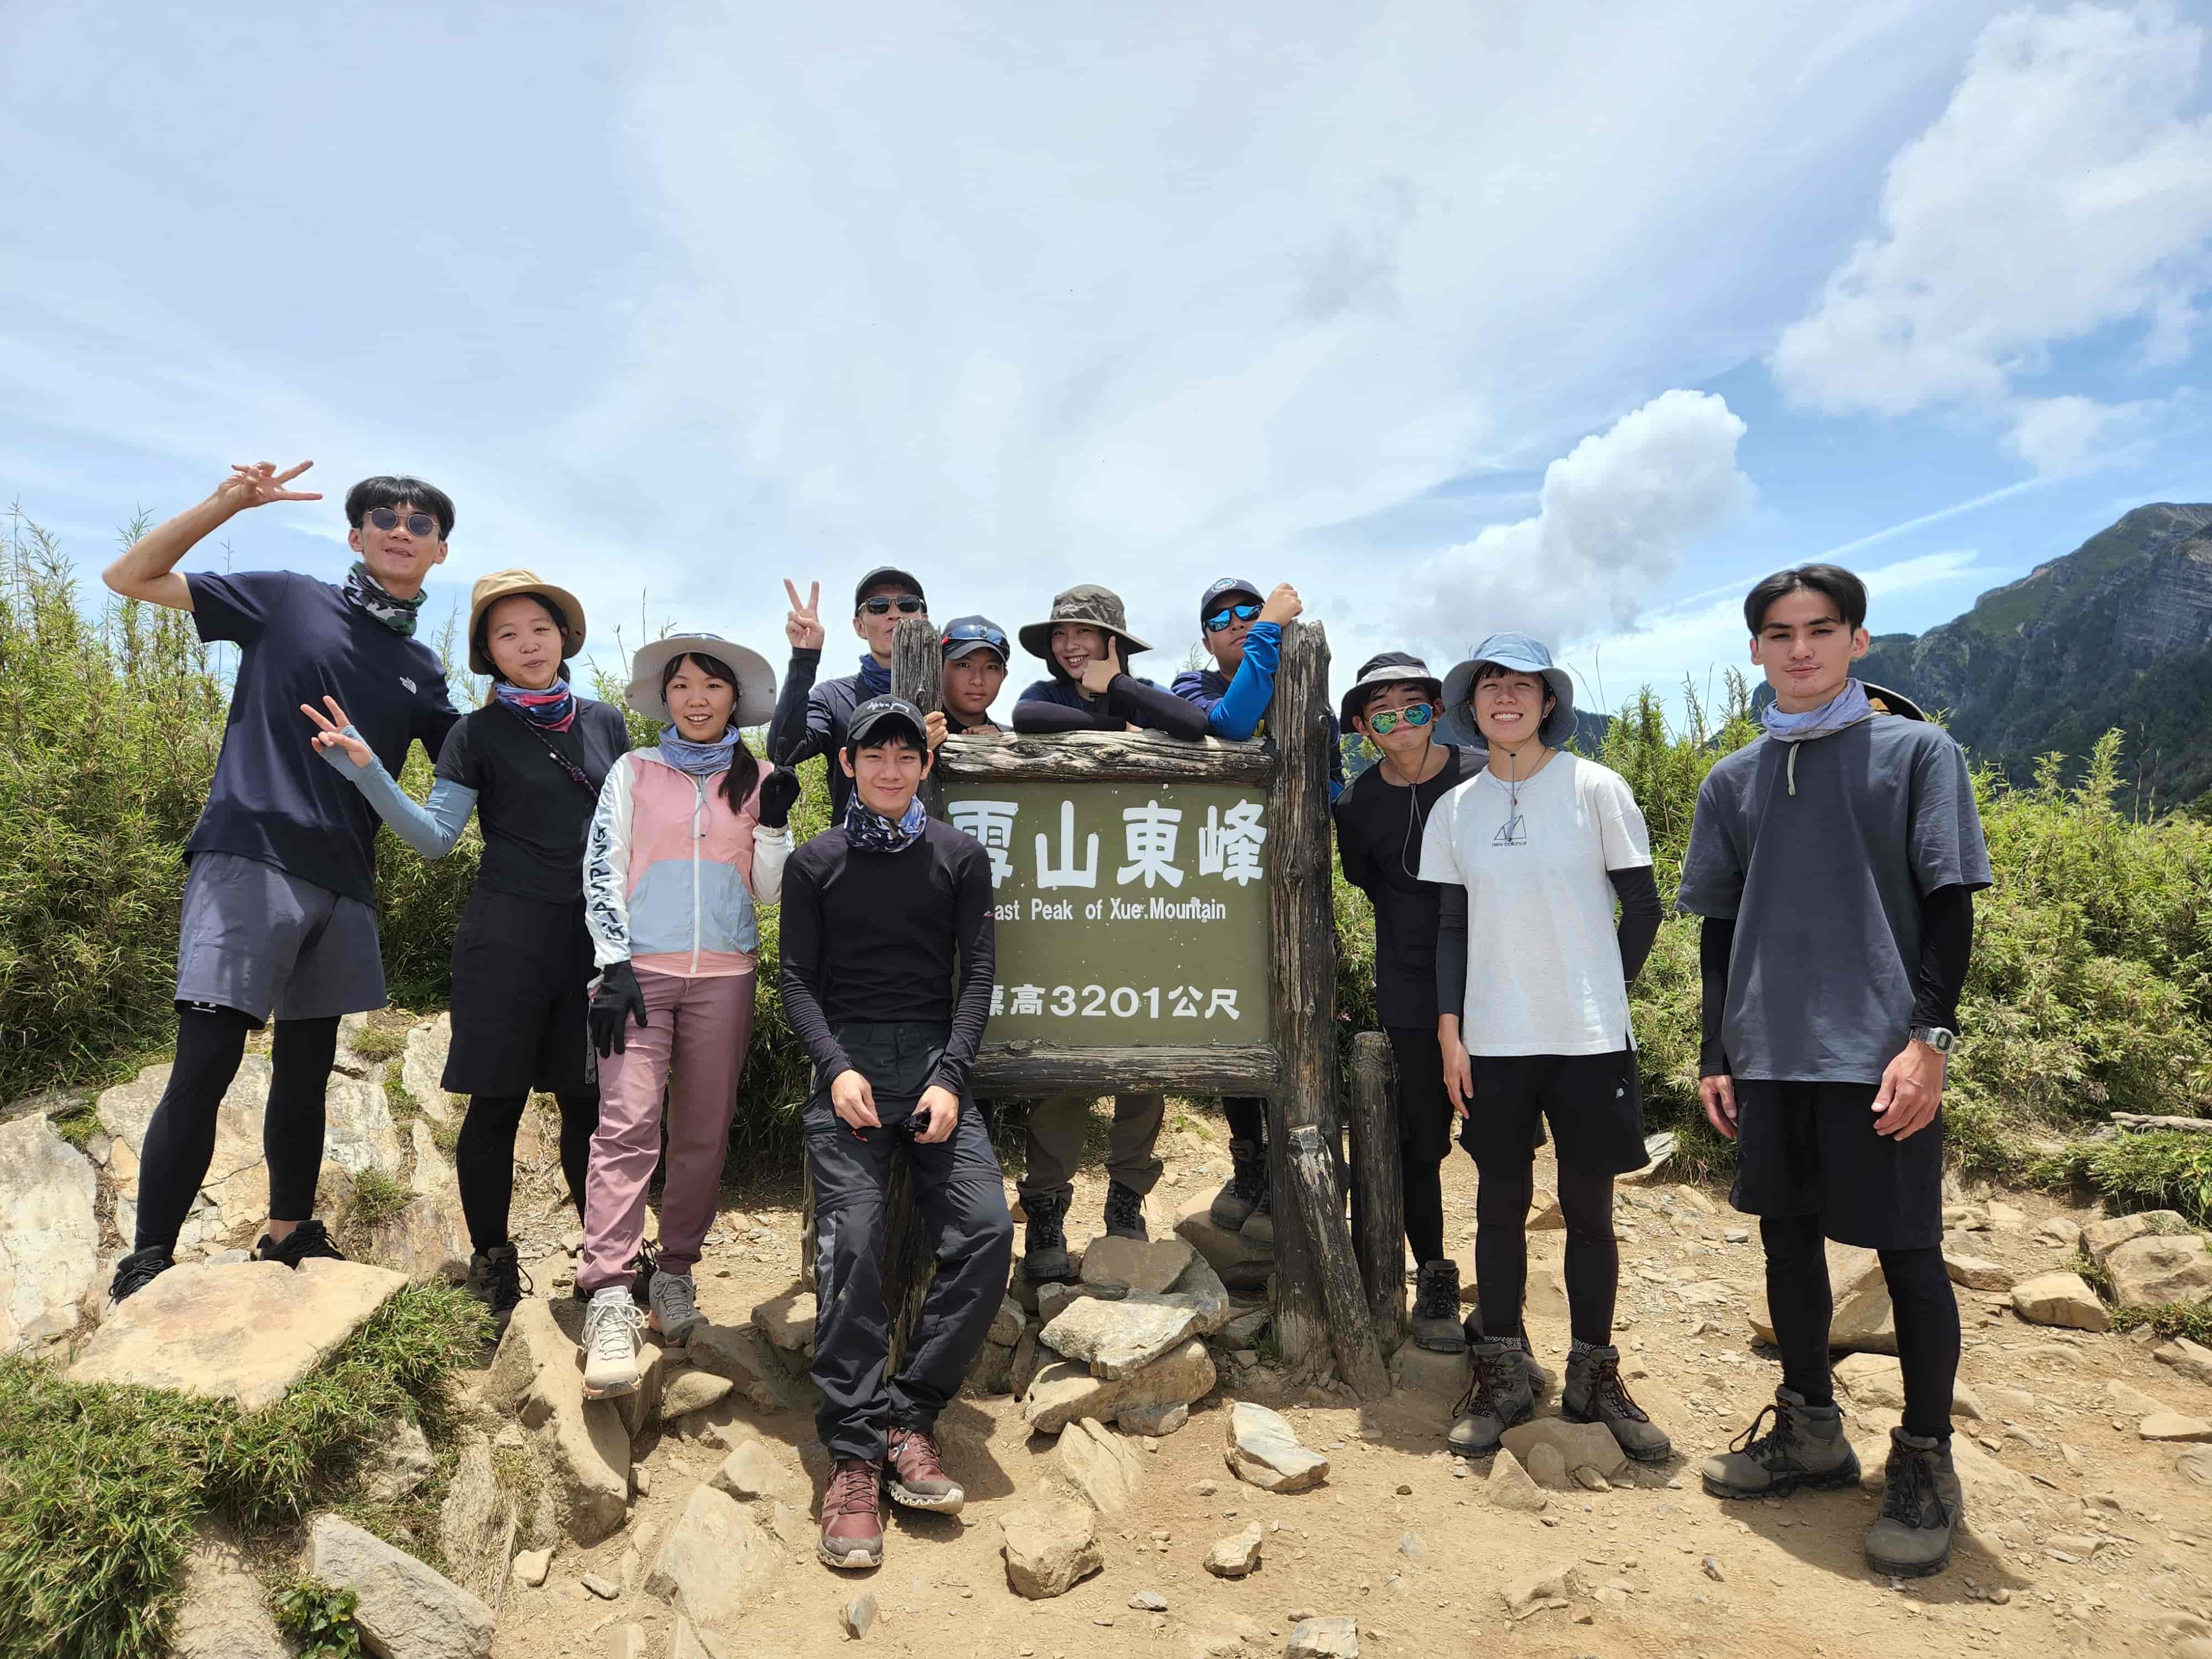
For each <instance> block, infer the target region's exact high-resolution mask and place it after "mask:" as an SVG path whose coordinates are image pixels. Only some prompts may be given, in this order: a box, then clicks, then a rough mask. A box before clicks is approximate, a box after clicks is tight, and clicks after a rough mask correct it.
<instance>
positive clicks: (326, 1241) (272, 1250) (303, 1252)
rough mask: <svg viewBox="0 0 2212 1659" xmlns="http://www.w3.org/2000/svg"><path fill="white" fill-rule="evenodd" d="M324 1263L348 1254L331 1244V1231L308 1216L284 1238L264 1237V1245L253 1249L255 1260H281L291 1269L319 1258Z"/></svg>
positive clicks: (258, 1245)
mask: <svg viewBox="0 0 2212 1659" xmlns="http://www.w3.org/2000/svg"><path fill="white" fill-rule="evenodd" d="M317 1258H320V1259H322V1260H324V1261H344V1260H345V1253H344V1252H343V1250H341V1249H338V1247H337V1245H335V1244H333V1243H331V1236H330V1232H329V1231H328V1230H327V1229H325V1227H324V1225H323V1224H322V1223H321V1222H319V1221H318V1220H316V1219H315V1218H313V1216H309V1217H308V1218H307V1219H306V1220H305V1221H302V1222H301V1224H300V1225H298V1226H296V1227H295V1228H293V1229H292V1231H290V1232H289V1233H287V1234H285V1235H284V1237H283V1238H282V1239H274V1238H271V1237H270V1236H269V1235H268V1234H267V1233H264V1234H262V1235H261V1242H260V1243H258V1244H256V1245H255V1246H254V1247H253V1259H254V1260H255V1261H281V1262H283V1264H284V1265H285V1266H286V1267H298V1266H299V1265H300V1264H301V1262H302V1261H313V1260H315V1259H317Z"/></svg>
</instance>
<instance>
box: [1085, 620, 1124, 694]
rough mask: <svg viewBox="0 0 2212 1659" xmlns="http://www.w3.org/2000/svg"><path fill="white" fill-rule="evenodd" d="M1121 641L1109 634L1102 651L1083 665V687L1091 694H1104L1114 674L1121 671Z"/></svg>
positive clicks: (1112, 681)
mask: <svg viewBox="0 0 2212 1659" xmlns="http://www.w3.org/2000/svg"><path fill="white" fill-rule="evenodd" d="M1120 672H1121V641H1120V640H1118V639H1116V638H1115V636H1114V635H1111V634H1109V635H1107V636H1106V647H1105V649H1104V651H1103V653H1100V654H1099V655H1097V656H1096V657H1093V658H1092V659H1091V660H1090V661H1089V662H1087V663H1085V664H1084V665H1083V689H1084V690H1085V691H1088V692H1089V693H1090V694H1091V696H1094V697H1103V696H1105V695H1106V691H1107V688H1108V687H1109V686H1111V685H1112V684H1114V676H1115V675H1116V674H1118V673H1120Z"/></svg>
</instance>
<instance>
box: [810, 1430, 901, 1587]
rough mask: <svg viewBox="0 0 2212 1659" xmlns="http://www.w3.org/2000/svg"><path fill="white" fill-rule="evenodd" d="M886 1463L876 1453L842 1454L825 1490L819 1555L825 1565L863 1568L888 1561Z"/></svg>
mask: <svg viewBox="0 0 2212 1659" xmlns="http://www.w3.org/2000/svg"><path fill="white" fill-rule="evenodd" d="M883 1484H884V1466H883V1464H882V1463H880V1462H878V1461H877V1460H876V1459H874V1458H872V1457H841V1458H839V1459H838V1460H837V1462H836V1464H835V1465H834V1466H833V1467H832V1468H831V1469H830V1471H829V1491H827V1492H823V1494H822V1541H821V1542H820V1543H818V1544H817V1545H816V1546H815V1547H814V1553H815V1555H816V1556H817V1558H818V1559H820V1560H821V1562H822V1565H823V1566H825V1567H836V1568H838V1569H840V1570H841V1571H848V1572H858V1571H865V1570H866V1569H867V1568H869V1567H880V1566H881V1565H883V1564H884V1504H883Z"/></svg>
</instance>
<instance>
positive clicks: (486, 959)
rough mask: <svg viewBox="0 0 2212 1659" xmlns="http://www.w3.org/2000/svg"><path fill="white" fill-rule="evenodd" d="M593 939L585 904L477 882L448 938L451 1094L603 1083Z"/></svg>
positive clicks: (573, 1088)
mask: <svg viewBox="0 0 2212 1659" xmlns="http://www.w3.org/2000/svg"><path fill="white" fill-rule="evenodd" d="M597 971H598V970H597V969H594V968H593V967H592V936H591V935H590V933H587V932H586V931H585V927H584V902H583V900H582V899H581V898H579V899H578V900H577V901H576V902H574V904H554V903H548V902H545V901H544V900H542V899H528V898H522V897H520V896H517V895H515V894H513V893H494V892H489V891H487V890H485V889H483V888H482V887H479V888H477V890H475V891H474V892H472V893H471V894H470V895H469V902H468V905H467V908H465V909H464V910H463V911H462V912H461V926H460V929H459V932H457V933H455V934H454V935H453V1047H452V1048H450V1049H449V1050H448V1051H447V1055H446V1073H445V1076H444V1077H443V1078H442V1079H440V1081H441V1083H442V1084H443V1085H444V1086H445V1088H446V1090H447V1092H448V1093H450V1094H456V1095H525V1094H528V1093H530V1092H531V1091H532V1090H538V1091H542V1092H544V1093H546V1094H561V1095H569V1094H581V1093H583V1092H584V1091H586V1090H591V1089H596V1088H598V1087H599V1060H598V1057H597V1056H596V1055H595V1054H593V1053H592V1034H591V1023H590V1019H589V1013H590V1005H591V999H590V997H589V996H588V995H587V994H586V990H585V987H586V986H587V985H589V984H590V982H591V980H592V975H593V974H594V973H595V972H597Z"/></svg>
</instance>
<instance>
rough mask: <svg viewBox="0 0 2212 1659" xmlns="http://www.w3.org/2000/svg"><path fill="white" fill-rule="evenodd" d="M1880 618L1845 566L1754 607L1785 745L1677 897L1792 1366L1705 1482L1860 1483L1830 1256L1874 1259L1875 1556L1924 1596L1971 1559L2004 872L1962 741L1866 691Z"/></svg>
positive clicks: (1728, 783)
mask: <svg viewBox="0 0 2212 1659" xmlns="http://www.w3.org/2000/svg"><path fill="white" fill-rule="evenodd" d="M1866 605H1867V593H1866V587H1865V586H1864V584H1863V583H1862V582H1861V581H1860V580H1859V579H1858V578H1857V576H1855V575H1853V574H1851V573H1850V571H1848V570H1844V569H1841V568H1838V567H1837V566H1835V565H1831V564H1808V565H1801V566H1799V567H1798V568H1796V569H1793V570H1782V571H1778V572H1776V573H1775V574H1773V575H1771V576H1769V577H1767V578H1766V579H1765V580H1764V581H1762V582H1760V583H1759V585H1758V586H1756V587H1754V588H1753V589H1752V590H1751V592H1750V594H1749V595H1748V596H1747V598H1746V599H1745V600H1744V607H1743V609H1744V621H1745V623H1746V624H1747V626H1748V627H1749V629H1750V631H1751V659H1752V661H1753V662H1754V663H1756V664H1758V665H1759V667H1760V668H1761V669H1763V670H1764V671H1765V674H1766V683H1767V684H1769V685H1771V686H1772V687H1773V688H1774V696H1775V700H1774V702H1773V703H1772V705H1771V707H1769V708H1767V709H1766V711H1765V717H1764V718H1765V728H1766V729H1765V734H1764V735H1763V736H1762V737H1760V738H1758V739H1756V740H1754V741H1753V742H1752V743H1751V744H1747V745H1746V746H1745V747H1744V748H1741V749H1739V750H1736V751H1735V753H1734V754H1733V755H1730V756H1729V757H1727V758H1726V759H1725V760H1723V761H1722V762H1721V763H1719V764H1718V765H1717V766H1715V767H1714V768H1713V769H1712V771H1711V773H1710V774H1708V775H1707V776H1706V778H1705V783H1704V785H1703V786H1702V787H1700V788H1699V791H1698V810H1697V816H1696V817H1694V818H1693V819H1692V821H1691V825H1690V845H1689V848H1688V850H1687V852H1686V854H1684V856H1683V860H1682V885H1681V889H1680V892H1679V893H1678V894H1677V895H1676V897H1675V902H1676V904H1677V905H1678V906H1679V907H1680V908H1681V909H1683V910H1686V911H1688V912H1689V913H1690V914H1692V915H1699V916H1702V917H1704V918H1705V921H1704V923H1703V932H1702V934H1701V937H1700V940H1699V953H1698V954H1699V968H1700V970H1701V977H1702V978H1703V980H1704V983H1705V1041H1704V1045H1703V1049H1702V1052H1701V1054H1700V1057H1699V1066H1698V1071H1699V1080H1698V1091H1699V1094H1700V1096H1702V1097H1703V1099H1704V1103H1705V1115H1706V1117H1707V1118H1709V1119H1710V1120H1711V1122H1712V1125H1713V1127H1715V1128H1716V1129H1717V1130H1719V1131H1720V1132H1721V1133H1723V1134H1724V1135H1727V1136H1728V1137H1729V1139H1733V1140H1735V1142H1736V1146H1737V1151H1736V1164H1735V1192H1734V1194H1732V1195H1731V1196H1732V1201H1733V1202H1734V1203H1735V1207H1736V1208H1737V1209H1739V1210H1743V1211H1747V1212H1749V1213H1751V1214H1753V1215H1756V1216H1757V1217H1758V1218H1759V1243H1761V1244H1762V1245H1763V1246H1764V1247H1765V1253H1766V1287H1767V1303H1768V1305H1769V1306H1770V1307H1771V1308H1772V1310H1773V1314H1774V1338H1775V1346H1777V1347H1778V1348H1779V1349H1780V1350H1781V1351H1782V1385H1781V1387H1779V1388H1778V1389H1776V1390H1775V1394H1774V1403H1773V1404H1772V1405H1771V1406H1769V1407H1766V1409H1765V1411H1762V1412H1761V1413H1759V1417H1758V1418H1757V1419H1754V1420H1753V1423H1752V1425H1751V1426H1750V1428H1748V1429H1747V1430H1746V1431H1744V1432H1743V1433H1742V1434H1741V1435H1740V1436H1738V1437H1737V1438H1736V1440H1735V1444H1734V1445H1733V1446H1732V1447H1731V1448H1730V1449H1729V1450H1728V1451H1726V1452H1724V1453H1722V1454H1720V1455H1717V1456H1713V1457H1709V1458H1707V1459H1706V1460H1705V1466H1704V1468H1703V1470H1702V1471H1701V1473H1702V1475H1703V1478H1704V1480H1705V1490H1706V1491H1707V1492H1711V1493H1712V1494H1714V1495H1715V1496H1716V1497H1719V1498H1786V1497H1788V1496H1789V1495H1790V1492H1794V1491H1795V1490H1796V1488H1798V1487H1800V1486H1812V1487H1816V1488H1818V1487H1824V1486H1857V1484H1858V1480H1859V1467H1858V1459H1857V1455H1855V1454H1854V1453H1853V1452H1852V1450H1851V1443H1850V1440H1849V1439H1848V1438H1846V1437H1845V1436H1844V1431H1843V1419H1842V1415H1841V1413H1839V1412H1838V1410H1837V1407H1836V1403H1835V1394H1834V1389H1833V1383H1832V1378H1831V1377H1830V1376H1829V1371H1828V1323H1829V1319H1830V1286H1829V1284H1828V1267H1827V1259H1826V1253H1825V1250H1824V1249H1823V1246H1822V1240H1823V1238H1824V1237H1826V1238H1832V1239H1834V1240H1835V1241H1837V1242H1838V1243H1843V1244H1856V1245H1859V1246H1862V1247H1863V1248H1865V1249H1871V1250H1875V1251H1878V1252H1880V1253H1881V1272H1882V1278H1883V1280H1884V1281H1885V1283H1886V1284H1887V1285H1888V1289H1889V1297H1890V1300H1891V1302H1892V1303H1893V1304H1894V1305H1895V1308H1896V1310H1897V1357H1898V1358H1899V1361H1900V1362H1901V1363H1902V1364H1903V1365H1904V1367H1905V1420H1904V1421H1903V1422H1902V1423H1901V1424H1899V1425H1898V1426H1897V1427H1896V1428H1894V1429H1893V1430H1892V1431H1890V1446H1889V1460H1888V1466H1887V1469H1886V1471H1885V1473H1884V1476H1883V1497H1882V1505H1881V1516H1880V1517H1879V1518H1878V1519H1877V1520H1876V1521H1875V1524H1874V1528H1873V1529H1872V1530H1871V1531H1869V1533H1868V1534H1867V1539H1866V1555H1867V1561H1868V1564H1869V1565H1871V1566H1872V1567H1873V1568H1874V1570H1875V1571H1876V1572H1881V1573H1889V1574H1894V1575H1897V1576H1900V1577H1918V1576H1921V1575H1923V1574H1927V1573H1933V1572H1937V1571H1942V1567H1943V1565H1944V1564H1945V1563H1946V1562H1948V1560H1949V1559H1950V1556H1951V1546H1952V1542H1953V1540H1954V1537H1955V1535H1956V1533H1957V1528H1958V1527H1959V1523H1960V1499H1961V1493H1960V1485H1959V1475H1958V1471H1957V1469H1956V1468H1955V1467H1954V1464H1953V1462H1952V1461H1951V1394H1952V1388H1953V1384H1954V1380H1955V1379H1956V1377H1957V1376H1958V1370H1959V1304H1958V1295H1957V1292H1956V1291H1954V1290H1953V1289H1952V1287H1951V1281H1950V1279H1949V1277H1948V1273H1946V1271H1945V1268H1944V1265H1943V1251H1942V1243H1943V1115H1942V1103H1943V1082H1944V1074H1945V1066H1946V1063H1947V1058H1948V1055H1949V1054H1950V1052H1951V1045H1952V1042H1953V1034H1954V1032H1955V1031H1956V1030H1957V1029H1958V1024H1959V1019H1958V1009H1959V994H1960V988H1961V987H1963V986H1964V985H1965V984H1966V969H1967V966H1968V964H1969V962H1970V960H1971V958H1972V952H1973V943H1974V908H1973V894H1974V892H1975V891H1976V890H1978V889H1980V888H1984V887H1987V886H1988V885H1989V884H1990V857H1989V848H1988V846H1987V844H1986V843H1985V842H1984V840H1983V836H1982V822H1981V817H1980V814H1979V812H1978V810H1977V808H1976V806H1975V805H1974V784H1973V779H1972V776H1970V775H1969V774H1968V772H1967V769H1966V756H1965V755H1964V754H1963V753H1962V752H1961V751H1960V748H1959V745H1958V744H1956V743H1955V742H1954V741H1953V740H1952V738H1951V737H1950V735H1949V734H1948V732H1944V731H1943V730H1942V728H1941V727H1939V726H1932V725H1929V723H1928V722H1927V721H1925V720H1923V719H1922V718H1921V717H1920V714H1919V711H1918V710H1917V709H1915V708H1913V707H1912V705H1911V703H1909V702H1906V701H1905V699H1903V698H1902V697H1899V696H1895V695H1894V694H1893V693H1890V692H1886V691H1883V690H1881V688H1880V687H1878V686H1869V685H1868V684H1865V683H1864V682H1863V681H1861V680H1857V679H1854V678H1851V664H1852V663H1853V662H1854V661H1855V660H1856V659H1858V658H1860V657H1863V656H1864V655H1865V654H1866V652H1867V647H1868V638H1867V632H1866ZM1765 1425H1771V1426H1765ZM1763 1426H1764V1428H1765V1431H1764V1432H1761V1429H1762V1427H1763Z"/></svg>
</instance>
